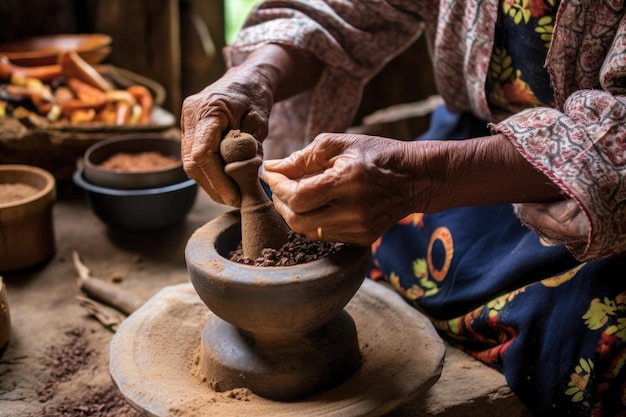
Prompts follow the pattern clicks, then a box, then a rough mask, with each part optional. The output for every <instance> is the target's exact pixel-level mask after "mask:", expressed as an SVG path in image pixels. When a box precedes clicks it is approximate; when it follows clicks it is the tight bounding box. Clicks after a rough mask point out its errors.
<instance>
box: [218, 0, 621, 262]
mask: <svg viewBox="0 0 626 417" xmlns="http://www.w3.org/2000/svg"><path fill="white" fill-rule="evenodd" d="M353 3H354V4H353ZM356 3H358V4H356ZM537 4H539V5H540V7H538V9H539V10H542V9H543V8H544V7H545V6H543V5H542V3H541V2H538V1H537V0H532V1H531V0H524V1H519V2H517V1H512V2H510V3H506V4H505V7H509V5H510V9H509V12H510V13H512V15H513V16H514V21H515V20H516V19H519V21H520V22H521V21H522V20H524V19H526V18H527V16H530V18H531V19H532V16H534V15H535V14H536V10H537V7H535V6H536V5H537ZM547 4H549V3H547ZM499 5H500V2H499V0H485V1H480V2H478V1H475V0H386V1H357V0H334V1H321V0H307V1H304V0H281V1H278V0H269V1H266V2H263V3H262V4H261V5H260V6H259V7H258V8H257V9H256V10H255V11H254V13H253V14H252V15H251V16H250V18H249V19H248V21H247V22H246V26H245V27H244V29H243V30H242V31H241V32H240V33H239V35H238V38H237V39H236V41H235V43H234V44H233V45H232V46H231V47H229V48H227V49H226V50H225V55H226V58H227V62H228V64H229V65H234V64H237V63H238V62H241V60H242V59H243V58H244V57H245V56H246V55H247V54H248V53H249V52H250V51H251V50H253V49H256V48H258V47H259V46H261V45H263V44H265V43H268V42H273V43H280V44H284V45H288V46H290V47H297V48H302V49H306V50H308V51H310V52H312V53H314V54H315V55H316V56H317V57H318V58H319V59H320V60H322V61H323V62H325V63H326V65H327V66H326V69H325V71H324V73H323V74H322V78H321V80H320V82H319V83H318V85H317V86H316V88H315V89H314V90H313V91H309V92H307V93H303V94H301V95H299V96H297V97H294V98H292V99H290V100H288V101H286V102H282V103H278V104H277V105H275V106H274V109H273V113H272V118H271V120H270V122H271V126H270V129H271V130H270V143H271V142H272V141H274V142H273V143H274V144H276V143H279V142H280V140H281V137H283V136H288V137H289V140H290V142H291V143H290V145H289V146H291V148H288V149H287V152H288V151H289V150H293V149H294V148H297V147H299V146H302V145H304V144H306V143H308V142H309V141H310V140H312V139H313V138H314V137H315V135H317V134H318V133H320V132H322V131H343V130H345V129H346V128H347V127H348V126H349V125H350V123H351V122H352V118H353V117H354V114H355V112H356V109H357V107H358V104H359V99H360V97H361V92H362V90H363V86H364V84H365V83H366V82H367V80H369V79H370V78H371V76H372V75H373V74H374V73H375V72H376V71H378V70H379V69H380V68H381V67H382V66H383V65H385V64H386V63H387V62H388V61H389V60H390V59H392V58H393V57H394V56H395V55H397V54H399V53H400V52H401V51H402V50H403V49H405V48H406V47H407V46H408V45H409V44H411V43H412V42H414V41H415V40H416V39H417V37H418V36H420V35H422V34H423V33H424V34H425V35H426V37H427V39H428V41H429V44H430V48H431V51H432V61H433V64H434V74H435V82H436V84H437V89H438V91H439V92H440V94H441V96H442V97H443V99H444V101H445V103H446V105H447V106H448V108H449V109H451V110H453V111H457V110H458V111H471V112H473V113H474V114H475V115H476V116H477V117H480V118H482V119H483V120H486V121H490V122H492V129H493V131H494V132H500V133H503V134H505V135H506V136H507V137H508V138H509V140H511V142H512V143H513V144H514V145H515V147H516V148H517V149H518V151H519V152H520V153H521V154H522V155H523V156H524V157H525V158H526V159H527V160H528V161H529V162H530V163H531V164H533V165H534V166H535V167H536V168H537V169H539V170H541V171H542V172H543V173H544V174H546V175H547V176H548V177H549V178H550V179H551V180H552V181H553V182H554V183H555V184H557V185H558V186H559V187H560V188H561V189H562V192H563V194H564V195H565V196H567V197H568V198H567V199H566V200H565V201H562V202H558V203H551V204H518V205H515V209H516V213H517V215H518V217H519V218H520V219H521V221H522V222H523V223H524V224H526V225H527V226H528V227H529V228H531V229H532V230H534V231H536V232H537V233H538V234H539V235H540V236H542V238H543V239H544V241H545V242H549V243H553V244H565V245H567V247H568V249H569V250H570V251H571V252H572V254H574V255H575V256H576V257H577V258H578V259H579V260H581V261H583V260H590V259H598V258H607V257H612V256H616V255H618V254H621V253H623V252H624V251H626V204H624V202H625V201H626V187H623V184H624V183H626V181H624V177H625V176H626V157H625V156H624V155H625V154H626V153H625V152H624V149H625V148H626V96H625V95H624V94H626V87H625V86H626V54H625V53H624V50H625V49H626V19H624V3H623V2H615V1H612V0H562V1H561V3H560V4H559V5H558V10H557V14H556V18H555V19H554V22H553V24H552V25H550V24H545V23H544V22H543V21H542V20H541V18H539V19H537V25H538V26H537V27H538V28H539V31H542V30H544V31H546V33H547V32H548V31H550V30H552V32H553V33H552V42H551V45H550V48H549V50H548V52H547V58H546V70H547V72H548V75H549V77H550V80H551V82H552V83H551V85H552V90H553V92H554V100H553V103H550V105H546V104H545V103H544V102H545V101H546V99H545V98H541V96H537V97H538V100H539V101H540V105H538V106H537V107H533V108H531V109H526V110H522V111H520V112H517V113H511V110H510V109H508V110H506V109H505V110H504V111H502V110H500V109H497V108H495V107H492V106H491V105H490V101H491V100H492V99H495V98H496V95H497V94H494V92H497V89H498V86H497V85H496V84H497V83H494V84H492V94H491V95H490V97H488V96H487V90H486V88H485V86H486V85H487V80H488V79H489V78H490V74H493V72H492V70H493V66H492V65H491V62H492V60H491V58H492V52H493V50H494V33H495V27H496V25H497V23H498V7H499ZM554 7H557V5H556V4H555V5H554ZM512 40H513V41H514V39H512ZM502 59H503V60H504V61H506V59H507V58H506V55H505V56H503V57H502ZM429 64H430V63H429ZM527 75H529V74H526V73H522V78H516V80H517V81H516V82H520V80H521V81H524V82H527V79H526V78H525V77H526V76H527ZM514 84H515V83H514ZM504 87H506V86H505V85H504V84H503V85H501V86H500V88H502V89H504ZM507 89H508V87H507ZM503 91H504V90H503ZM278 120H280V121H281V123H275V122H276V121H278ZM279 126H282V128H284V129H288V133H289V134H288V135H285V134H281V132H280V131H279V130H278V129H280V127H279ZM294 138H295V139H296V140H293V139H294ZM297 139H299V140H300V142H299V144H298V143H297ZM276 146H280V144H279V145H276Z"/></svg>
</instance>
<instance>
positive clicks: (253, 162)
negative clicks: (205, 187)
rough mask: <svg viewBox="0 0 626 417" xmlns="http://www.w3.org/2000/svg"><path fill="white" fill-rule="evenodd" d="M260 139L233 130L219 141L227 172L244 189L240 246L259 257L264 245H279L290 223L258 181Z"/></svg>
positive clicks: (251, 254) (247, 254) (253, 256)
mask: <svg viewBox="0 0 626 417" xmlns="http://www.w3.org/2000/svg"><path fill="white" fill-rule="evenodd" d="M257 149H258V142H257V140H256V139H255V138H254V137H253V136H252V135H250V134H248V133H244V132H241V131H239V130H231V131H230V132H229V133H228V134H227V135H226V137H225V138H224V140H222V142H221V143H220V154H221V156H222V159H223V160H224V163H225V164H226V165H225V167H224V172H226V174H227V175H229V176H230V177H231V178H232V179H233V180H234V181H235V183H237V186H238V187H239V192H240V193H241V209H240V213H241V246H242V249H243V254H244V256H245V257H248V258H252V259H256V258H259V257H261V256H262V255H263V249H265V248H271V249H280V247H281V246H282V245H283V244H284V243H285V242H286V241H287V234H288V233H289V227H288V226H287V224H286V223H285V221H284V220H283V218H282V217H281V216H280V214H278V212H277V211H276V209H275V208H274V204H273V203H272V202H271V201H270V199H269V198H268V197H267V194H265V191H264V190H263V187H262V186H261V183H260V181H259V167H260V166H261V163H262V162H263V161H262V159H261V157H260V156H258V155H257Z"/></svg>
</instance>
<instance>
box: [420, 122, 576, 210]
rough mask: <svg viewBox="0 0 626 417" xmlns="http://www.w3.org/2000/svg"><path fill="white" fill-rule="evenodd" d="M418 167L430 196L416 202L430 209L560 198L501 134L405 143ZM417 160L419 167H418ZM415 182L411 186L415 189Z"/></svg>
mask: <svg viewBox="0 0 626 417" xmlns="http://www.w3.org/2000/svg"><path fill="white" fill-rule="evenodd" d="M411 147H412V150H411V151H410V153H413V154H414V156H413V157H412V159H413V160H416V161H427V162H424V164H423V165H422V164H420V163H418V166H417V167H416V169H417V171H418V172H416V173H415V176H414V178H417V179H416V181H419V176H420V175H421V174H419V170H421V169H424V168H426V169H428V170H429V175H428V176H427V178H429V179H430V180H432V183H431V184H428V187H427V188H429V189H431V191H430V192H431V193H432V194H430V198H431V201H429V202H424V201H419V200H421V197H419V192H416V193H414V194H415V195H416V196H417V200H418V201H416V202H415V204H416V206H418V207H419V206H424V205H426V207H428V210H427V211H428V212H436V211H441V210H445V209H447V208H452V207H461V206H473V205H487V204H500V203H523V202H534V203H545V202H551V201H558V200H562V199H563V198H564V196H563V195H562V193H561V191H560V189H559V188H558V187H557V186H556V185H555V184H554V183H553V182H552V181H550V180H549V179H548V178H547V177H546V176H545V175H544V174H542V173H541V172H540V171H538V170H537V169H536V168H535V167H533V166H532V165H531V164H530V163H529V162H528V161H526V160H525V159H524V158H523V157H522V156H521V155H520V154H519V153H518V152H517V151H516V150H515V148H514V147H513V145H512V144H511V143H510V142H509V141H508V139H507V138H506V137H505V136H504V135H500V134H498V135H493V136H487V137H483V138H476V139H468V140H462V141H417V142H412V143H411ZM420 165H422V166H420ZM422 186H423V185H421V186H418V187H415V189H418V188H420V187H422Z"/></svg>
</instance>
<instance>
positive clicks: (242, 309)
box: [185, 210, 370, 340]
mask: <svg viewBox="0 0 626 417" xmlns="http://www.w3.org/2000/svg"><path fill="white" fill-rule="evenodd" d="M240 241H241V223H240V216H239V211H238V210H234V211H231V212H228V213H225V214H223V215H221V216H219V217H217V218H215V219H214V220H212V221H211V222H209V223H207V224H206V225H204V226H203V227H201V228H200V229H198V230H197V231H196V232H195V233H194V234H193V235H192V236H191V238H190V239H189V241H188V243H187V247H186V250H185V257H186V261H187V269H188V272H189V277H190V280H191V282H192V284H193V286H194V288H195V290H196V292H197V293H198V295H199V296H200V298H201V299H202V301H203V302H204V303H205V304H206V305H207V307H208V308H209V309H210V310H211V311H212V312H213V313H214V314H215V315H216V316H218V317H220V318H221V319H223V320H225V321H226V322H228V323H230V324H232V325H233V326H235V327H237V328H238V329H240V330H243V331H246V332H249V333H250V334H253V335H254V336H255V338H256V339H268V340H274V339H281V338H282V339H288V338H291V337H298V336H301V335H304V334H308V333H310V332H312V331H314V330H315V329H317V328H318V327H319V326H320V325H322V324H324V323H326V322H328V321H329V320H331V319H332V318H334V317H335V316H337V314H338V313H339V312H341V310H342V309H343V307H344V306H345V305H346V304H347V303H348V301H350V299H351V298H352V297H353V296H354V294H355V293H356V291H357V290H358V289H359V287H360V286H361V284H362V282H363V280H364V278H365V276H366V274H367V270H368V268H369V260H370V250H369V248H361V247H353V246H347V245H346V246H343V247H341V248H340V249H339V250H338V251H337V252H336V253H334V254H332V255H330V256H328V257H326V258H322V259H318V260H316V261H313V262H308V263H305V264H300V265H294V266H280V267H278V266H277V267H257V266H250V265H244V264H240V263H236V262H233V261H230V260H229V259H228V254H229V253H230V252H231V251H232V250H235V249H236V247H237V245H238V244H239V242H240Z"/></svg>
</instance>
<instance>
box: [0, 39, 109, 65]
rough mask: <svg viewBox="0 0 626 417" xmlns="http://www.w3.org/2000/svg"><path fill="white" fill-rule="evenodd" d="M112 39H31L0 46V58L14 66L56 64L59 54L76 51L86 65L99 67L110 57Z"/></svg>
mask: <svg viewBox="0 0 626 417" xmlns="http://www.w3.org/2000/svg"><path fill="white" fill-rule="evenodd" d="M111 42H112V38H111V37H110V36H109V35H105V34H102V33H90V34H58V35H47V36H34V37H29V38H24V39H20V40H17V41H13V42H6V43H3V44H0V55H5V56H6V57H7V58H9V60H10V61H11V62H12V63H13V64H15V65H24V66H38V65H52V64H56V63H57V57H58V55H59V53H60V52H64V51H72V50H73V51H76V52H77V53H78V54H79V55H80V56H82V57H83V59H84V60H85V61H87V62H88V63H90V64H99V63H100V62H102V61H104V59H106V58H107V57H108V56H109V54H110V53H111V47H110V45H111Z"/></svg>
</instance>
